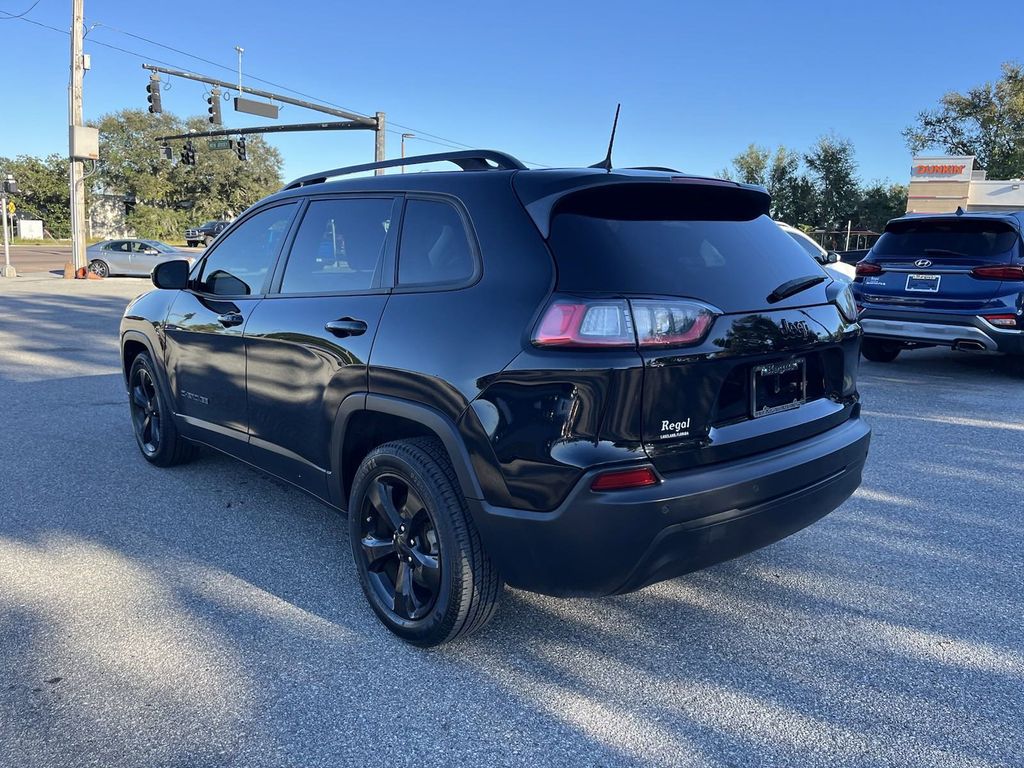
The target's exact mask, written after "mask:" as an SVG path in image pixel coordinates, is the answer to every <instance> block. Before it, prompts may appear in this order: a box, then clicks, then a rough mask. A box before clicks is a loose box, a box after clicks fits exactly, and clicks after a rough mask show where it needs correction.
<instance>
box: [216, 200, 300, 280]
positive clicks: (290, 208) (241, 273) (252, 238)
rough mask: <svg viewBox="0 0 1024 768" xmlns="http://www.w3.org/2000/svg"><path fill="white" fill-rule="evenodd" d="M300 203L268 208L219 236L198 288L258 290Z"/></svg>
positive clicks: (272, 263)
mask: <svg viewBox="0 0 1024 768" xmlns="http://www.w3.org/2000/svg"><path fill="white" fill-rule="evenodd" d="M296 207H297V203H288V204H286V205H278V206H275V207H273V208H268V209H266V210H265V211H261V212H259V213H257V214H256V215H255V216H251V217H249V218H248V219H246V220H245V221H244V222H243V223H242V224H241V225H240V226H239V227H238V228H237V229H235V230H234V231H233V232H231V233H230V234H228V235H227V236H226V237H225V238H224V239H223V240H219V241H218V243H217V247H216V248H215V249H214V251H213V252H212V253H211V254H210V255H209V257H207V259H206V261H204V262H203V271H202V274H201V275H200V278H199V282H198V285H197V286H196V287H197V289H198V290H200V291H202V292H203V293H212V294H214V295H217V296H248V295H250V294H253V293H259V291H260V290H261V289H262V288H263V281H264V279H265V278H266V276H267V272H268V271H269V270H270V268H271V267H272V266H273V265H274V259H275V258H277V252H278V251H279V250H280V248H281V243H282V241H283V240H284V237H285V235H286V234H287V233H288V225H289V224H290V223H291V220H292V216H293V215H294V214H295V209H296Z"/></svg>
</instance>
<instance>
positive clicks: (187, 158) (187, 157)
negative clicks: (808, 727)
mask: <svg viewBox="0 0 1024 768" xmlns="http://www.w3.org/2000/svg"><path fill="white" fill-rule="evenodd" d="M181 163H182V165H195V164H196V148H195V147H194V146H193V145H192V142H191V141H186V142H185V146H184V147H182V148H181Z"/></svg>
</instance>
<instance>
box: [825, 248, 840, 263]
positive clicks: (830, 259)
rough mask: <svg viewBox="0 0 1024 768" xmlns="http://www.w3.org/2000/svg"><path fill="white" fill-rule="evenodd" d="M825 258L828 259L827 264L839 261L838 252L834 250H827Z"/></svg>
mask: <svg viewBox="0 0 1024 768" xmlns="http://www.w3.org/2000/svg"><path fill="white" fill-rule="evenodd" d="M825 258H826V259H828V263H829V264H836V263H838V261H839V254H838V253H836V252H835V251H829V252H828V254H827V255H826V257H825Z"/></svg>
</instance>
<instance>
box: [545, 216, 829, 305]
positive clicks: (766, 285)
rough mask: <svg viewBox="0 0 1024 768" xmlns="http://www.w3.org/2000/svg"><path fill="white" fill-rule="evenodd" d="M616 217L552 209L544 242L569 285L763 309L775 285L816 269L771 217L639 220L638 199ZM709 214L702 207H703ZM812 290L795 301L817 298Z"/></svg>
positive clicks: (566, 286)
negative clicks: (554, 212)
mask: <svg viewBox="0 0 1024 768" xmlns="http://www.w3.org/2000/svg"><path fill="white" fill-rule="evenodd" d="M627 208H628V210H626V211H625V213H624V215H623V216H622V218H619V217H618V215H615V216H612V215H609V214H610V213H611V211H609V210H608V207H607V206H604V207H603V210H602V211H601V215H600V216H595V215H588V213H586V212H583V211H577V210H571V212H570V211H563V212H556V214H555V216H554V217H553V219H552V222H551V236H550V238H549V245H550V246H551V250H552V252H553V253H554V256H555V261H556V263H557V266H558V287H559V288H560V289H561V290H566V291H587V292H614V293H640V294H644V293H646V294H670V295H674V296H684V297H689V298H694V299H698V300H701V301H705V302H708V303H710V304H712V305H714V306H716V307H718V308H720V309H722V310H723V311H726V312H733V311H736V312H738V311H743V310H754V309H763V308H765V307H766V306H767V302H766V298H767V296H768V294H769V293H771V292H772V291H773V290H774V289H775V288H777V287H778V286H780V285H782V284H783V283H785V282H787V281H789V280H793V279H795V278H798V277H806V276H808V275H821V274H822V270H821V267H820V266H819V265H818V263H817V262H816V261H815V260H814V259H813V258H812V257H811V256H809V255H808V253H807V252H806V251H804V249H803V248H801V247H800V246H799V245H798V244H797V243H795V242H794V241H793V239H792V238H791V237H789V235H787V234H786V233H785V232H783V231H782V230H781V229H780V228H779V226H778V225H777V224H776V223H775V222H774V221H772V220H771V219H770V218H768V216H765V215H760V216H757V217H756V218H752V219H749V220H739V221H736V220H732V221H729V220H725V221H721V220H708V219H707V218H700V219H689V218H686V217H685V215H684V214H685V208H682V210H679V212H678V213H677V214H676V216H675V217H673V218H663V216H664V214H665V211H656V213H658V215H659V217H658V218H652V219H644V218H637V216H638V215H640V214H639V213H638V211H637V206H635V205H628V204H627V205H625V206H624V209H627ZM702 214H703V215H705V216H706V215H708V214H707V212H702ZM813 297H814V293H813V292H812V291H807V292H804V293H803V294H800V295H797V296H794V297H792V299H791V300H790V301H789V302H786V303H792V304H797V305H798V304H809V303H815V302H816V300H815V299H814V298H813Z"/></svg>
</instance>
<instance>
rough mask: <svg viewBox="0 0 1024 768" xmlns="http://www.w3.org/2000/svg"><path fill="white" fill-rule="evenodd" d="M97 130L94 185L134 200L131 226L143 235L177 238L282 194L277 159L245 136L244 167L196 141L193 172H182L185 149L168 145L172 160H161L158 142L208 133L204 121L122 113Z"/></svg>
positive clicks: (277, 154) (103, 121) (261, 142)
mask: <svg viewBox="0 0 1024 768" xmlns="http://www.w3.org/2000/svg"><path fill="white" fill-rule="evenodd" d="M96 126H97V127H98V128H99V130H100V157H101V158H102V164H101V166H100V173H99V176H98V186H99V187H101V188H102V189H103V190H104V191H108V192H116V193H118V194H124V195H125V196H126V197H127V199H129V200H133V201H134V206H133V210H132V212H131V213H130V214H129V216H128V223H129V225H130V226H131V227H132V228H133V229H135V231H136V232H137V233H138V234H139V235H140V236H148V237H173V236H180V231H181V229H182V228H183V227H184V226H185V225H186V224H188V223H196V224H197V223H199V222H200V221H201V220H203V219H210V218H220V217H227V218H230V217H233V216H237V215H238V214H239V213H241V212H242V211H243V210H245V209H246V208H248V207H249V206H250V205H252V204H253V203H255V202H256V201H257V200H260V199H261V198H263V197H266V196H267V195H268V194H270V193H272V192H275V191H277V190H278V189H280V187H281V165H282V161H281V154H280V152H278V151H277V149H276V148H274V147H272V146H270V145H269V144H267V142H266V141H264V140H263V138H262V137H260V136H250V137H247V142H246V154H247V157H248V159H247V161H245V162H242V161H240V160H239V159H238V157H237V156H236V154H235V153H234V152H230V151H212V150H208V149H207V147H206V140H205V139H196V140H195V141H194V142H193V144H194V146H195V148H196V165H195V166H187V165H184V164H183V163H180V162H179V161H178V156H179V153H180V150H181V147H182V145H183V143H184V142H182V141H180V140H178V141H174V142H171V145H172V150H173V152H174V156H173V157H172V159H171V160H166V159H165V158H164V157H163V155H162V154H161V151H160V145H161V142H160V141H158V140H157V137H158V136H166V135H173V134H180V133H186V132H187V131H202V130H205V129H207V128H209V124H208V123H207V122H206V120H205V119H204V118H202V117H193V118H189V119H188V120H183V119H182V118H180V117H178V116H176V115H173V114H170V113H168V112H164V113H163V114H160V115H150V114H149V113H147V112H144V111H142V110H138V109H125V110H121V111H120V112H115V113H113V114H110V115H104V116H103V117H102V118H100V120H99V121H98V122H97V123H96Z"/></svg>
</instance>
